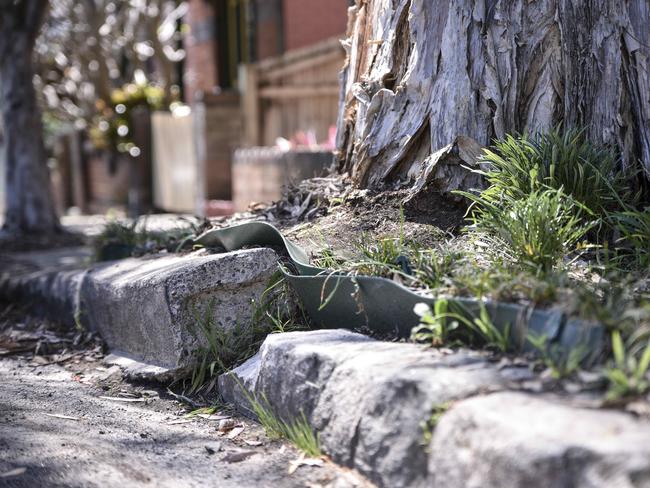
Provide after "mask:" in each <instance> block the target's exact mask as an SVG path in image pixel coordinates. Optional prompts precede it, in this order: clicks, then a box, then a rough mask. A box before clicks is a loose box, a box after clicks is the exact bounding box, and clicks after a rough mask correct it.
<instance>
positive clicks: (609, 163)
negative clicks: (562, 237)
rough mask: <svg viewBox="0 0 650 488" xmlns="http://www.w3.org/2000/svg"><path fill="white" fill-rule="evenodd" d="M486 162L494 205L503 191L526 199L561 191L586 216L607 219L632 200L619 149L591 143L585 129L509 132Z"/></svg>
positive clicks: (486, 196)
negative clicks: (530, 134) (621, 169)
mask: <svg viewBox="0 0 650 488" xmlns="http://www.w3.org/2000/svg"><path fill="white" fill-rule="evenodd" d="M483 162H484V163H488V165H489V168H490V169H489V170H487V171H485V172H483V174H484V175H485V178H486V180H487V182H488V183H489V188H488V189H487V190H486V191H484V192H483V198H484V200H486V201H489V202H491V203H492V204H495V205H497V204H498V203H499V201H501V199H502V196H504V195H505V196H507V197H508V198H509V199H510V200H511V201H512V200H524V199H525V198H526V197H527V196H528V195H530V194H532V193H534V192H537V191H540V190H545V189H554V190H561V191H562V192H564V193H565V194H567V195H570V196H571V197H572V198H573V199H574V200H575V201H576V202H578V203H579V204H580V205H581V206H582V207H584V208H586V209H587V210H588V212H587V213H582V218H583V219H589V218H590V217H591V216H595V217H596V218H598V219H601V220H602V221H604V220H606V219H607V216H608V215H609V214H610V213H611V212H614V211H617V210H620V209H622V206H623V203H624V202H626V201H628V202H629V201H632V200H633V197H632V195H631V194H630V191H629V188H628V185H627V182H626V180H625V178H624V177H623V175H622V174H621V173H620V172H619V171H618V165H619V161H618V158H617V157H616V155H615V153H614V152H613V151H612V150H610V149H608V148H605V147H598V146H595V145H593V144H590V143H589V142H588V140H587V139H586V137H585V133H584V131H580V130H575V129H570V130H566V131H562V130H560V129H555V130H552V131H550V132H547V133H539V134H537V135H535V136H533V137H531V138H529V137H526V136H519V137H514V136H511V135H508V136H506V137H505V138H504V139H502V140H499V141H496V142H495V144H494V150H486V151H485V156H484V158H483Z"/></svg>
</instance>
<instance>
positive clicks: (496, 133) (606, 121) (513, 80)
mask: <svg viewBox="0 0 650 488" xmlns="http://www.w3.org/2000/svg"><path fill="white" fill-rule="evenodd" d="M348 35H349V38H348V39H347V41H346V47H347V49H348V53H349V56H348V61H347V63H346V66H345V68H344V70H343V72H342V74H341V78H342V89H341V91H342V92H341V100H340V104H341V107H340V111H339V121H338V136H337V138H338V140H337V145H338V150H339V156H338V157H339V165H340V169H341V170H342V171H347V172H349V173H350V174H351V175H352V177H353V180H354V181H355V182H356V183H357V184H358V185H361V186H367V187H378V186H382V185H385V184H387V183H393V182H395V181H404V180H407V179H412V178H414V177H415V176H416V175H417V174H418V171H419V172H420V173H422V171H423V167H424V166H426V164H425V160H427V161H430V160H431V157H432V156H431V155H432V154H433V153H435V152H436V151H438V150H441V149H442V148H444V147H445V146H448V145H450V144H453V143H454V142H455V141H457V137H459V136H468V137H469V138H472V139H474V140H476V141H477V142H478V144H479V145H481V146H486V145H489V144H490V142H491V141H492V140H493V139H494V138H495V137H502V136H503V135H504V134H506V133H513V132H525V131H536V130H543V129H548V128H550V127H553V126H555V125H557V124H558V123H560V122H562V123H563V125H564V126H565V127H566V126H571V127H575V126H577V127H585V128H586V131H587V136H588V138H589V139H590V140H591V141H592V142H596V143H606V144H612V145H615V146H616V147H617V148H618V149H619V150H620V151H621V154H622V164H623V169H624V170H625V171H629V172H630V173H631V172H633V171H634V170H637V169H639V168H641V169H642V171H643V172H645V177H646V178H647V177H650V2H648V0H534V1H530V0H508V1H506V0H501V1H495V0H439V1H431V0H357V1H356V5H355V6H354V7H351V9H350V21H349V28H348ZM456 152H458V151H456ZM461 152H462V148H461ZM427 158H428V159H427Z"/></svg>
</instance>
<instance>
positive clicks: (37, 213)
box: [0, 0, 59, 235]
mask: <svg viewBox="0 0 650 488" xmlns="http://www.w3.org/2000/svg"><path fill="white" fill-rule="evenodd" d="M46 8H47V1H46V0H18V1H13V0H2V1H0V90H1V91H0V96H1V98H0V108H1V109H2V116H3V122H4V130H5V146H6V147H5V150H6V159H5V160H6V190H5V191H6V197H5V198H6V206H5V209H6V210H5V223H4V227H3V230H4V231H5V232H7V233H8V234H12V235H17V234H23V233H29V232H41V233H52V232H55V231H57V230H58V229H59V223H58V219H57V217H56V214H55V211H54V203H53V199H52V192H51V189H50V182H49V172H48V169H47V158H46V153H45V147H44V144H43V127H42V122H41V111H40V109H39V107H38V104H37V102H36V93H35V91H34V85H33V76H34V72H33V68H32V51H33V48H34V41H35V39H36V35H37V33H38V30H39V27H40V25H41V21H42V19H43V15H44V13H45V10H46Z"/></svg>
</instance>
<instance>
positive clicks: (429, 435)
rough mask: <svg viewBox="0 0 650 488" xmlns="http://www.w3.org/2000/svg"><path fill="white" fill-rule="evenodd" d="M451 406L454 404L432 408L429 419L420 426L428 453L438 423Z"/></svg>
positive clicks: (441, 404)
mask: <svg viewBox="0 0 650 488" xmlns="http://www.w3.org/2000/svg"><path fill="white" fill-rule="evenodd" d="M451 405H452V402H444V403H439V404H437V405H434V406H433V407H432V408H431V414H430V415H429V417H428V418H427V419H426V420H424V421H423V422H422V423H421V424H420V425H421V427H422V445H424V446H425V450H426V451H427V452H429V446H430V444H431V440H432V439H433V432H434V431H435V430H436V427H437V426H438V422H440V419H441V418H442V416H443V415H444V414H445V413H447V411H448V410H449V409H450V408H451Z"/></svg>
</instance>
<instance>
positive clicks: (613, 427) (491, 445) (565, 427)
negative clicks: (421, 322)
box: [219, 330, 650, 488]
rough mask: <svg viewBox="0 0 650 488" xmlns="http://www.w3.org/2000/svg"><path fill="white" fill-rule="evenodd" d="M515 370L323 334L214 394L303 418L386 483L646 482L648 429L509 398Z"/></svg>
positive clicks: (274, 348)
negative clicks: (434, 418) (430, 423)
mask: <svg viewBox="0 0 650 488" xmlns="http://www.w3.org/2000/svg"><path fill="white" fill-rule="evenodd" d="M514 368H515V369H517V367H514ZM508 369H512V368H506V369H503V368H498V366H497V365H496V364H495V363H492V362H490V361H488V360H487V359H486V358H485V356H483V355H482V354H481V353H478V352H471V351H458V352H454V353H448V354H447V353H444V352H441V351H437V350H424V349H422V348H420V347H418V346H415V345H412V344H403V343H401V344H400V343H385V342H379V341H375V340H372V339H370V338H368V337H365V336H361V335H359V334H354V333H351V332H349V331H345V330H330V331H324V330H321V331H313V332H298V333H287V334H276V335H271V336H269V337H268V338H267V340H266V341H265V342H264V344H263V346H262V348H261V349H260V352H259V353H258V355H256V356H255V357H254V358H251V359H250V360H249V361H248V362H246V363H245V364H244V365H242V366H241V367H240V368H237V369H236V370H234V371H233V372H232V373H231V374H227V375H222V376H221V377H220V378H219V388H220V393H221V394H222V396H223V397H224V399H225V400H227V401H229V402H232V403H234V404H235V405H236V406H237V408H238V409H240V410H241V411H242V412H244V413H247V414H250V410H249V409H248V402H247V400H246V398H245V396H244V395H243V394H242V393H241V391H240V386H239V384H240V383H242V384H243V385H244V386H245V387H246V388H247V389H249V390H250V391H251V392H254V393H255V395H257V396H258V398H259V397H261V396H262V395H264V396H265V397H266V398H267V399H268V401H269V404H270V406H271V407H272V408H273V409H274V411H275V412H276V413H277V414H280V415H281V416H282V417H283V418H284V419H285V420H287V421H290V420H291V419H292V418H295V417H296V416H297V415H299V414H300V412H303V413H304V414H305V415H306V416H307V418H308V419H309V420H310V422H311V423H312V425H313V427H314V428H315V429H316V430H318V431H319V432H320V436H321V442H322V444H323V448H324V450H325V451H326V452H327V454H329V455H330V456H331V457H332V458H333V459H334V461H336V462H338V463H340V464H343V465H346V466H349V467H353V468H356V469H358V470H359V471H360V472H361V473H363V474H364V475H366V476H367V477H368V478H369V479H371V480H372V481H374V482H375V483H377V484H378V485H379V486H385V487H395V486H409V487H411V486H414V487H419V486H440V487H459V488H460V487H469V486H472V487H474V486H475V487H481V488H486V487H495V488H496V487H504V486H508V487H521V488H524V487H525V488H537V487H539V488H542V487H544V488H547V487H565V486H571V487H590V488H591V487H603V488H604V487H611V486H617V487H618V486H621V487H633V486H634V487H640V486H643V487H648V486H650V443H648V442H647V440H648V439H650V422H648V421H641V420H637V419H634V418H633V417H632V416H631V415H628V414H625V413H622V412H616V411H604V410H590V409H586V408H579V407H576V406H573V405H571V404H569V403H567V402H565V401H563V400H561V399H557V398H553V399H552V398H550V397H549V396H545V395H531V394H527V393H522V392H513V391H508V390H514V389H516V388H517V387H518V384H517V382H516V381H513V378H526V374H525V371H527V368H519V369H522V370H523V371H512V370H510V371H508ZM233 375H236V376H237V378H238V379H237V381H236V380H235V379H234V377H233ZM528 379H530V378H528ZM447 408H449V409H448V410H446V409H447ZM433 410H437V411H438V412H439V413H440V415H441V419H440V420H439V422H438V423H437V426H436V427H435V430H434V432H433V435H432V438H431V441H430V443H429V444H428V445H424V428H423V423H424V422H425V421H426V420H427V419H430V417H431V413H432V411H433ZM553 470H555V472H554V471H553Z"/></svg>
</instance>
